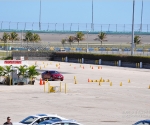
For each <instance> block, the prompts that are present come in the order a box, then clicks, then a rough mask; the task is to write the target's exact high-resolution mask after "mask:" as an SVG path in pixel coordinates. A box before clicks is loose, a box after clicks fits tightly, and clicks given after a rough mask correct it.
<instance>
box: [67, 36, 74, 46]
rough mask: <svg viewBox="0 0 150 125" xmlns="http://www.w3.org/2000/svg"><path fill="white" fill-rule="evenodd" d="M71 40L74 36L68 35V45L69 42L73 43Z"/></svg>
mask: <svg viewBox="0 0 150 125" xmlns="http://www.w3.org/2000/svg"><path fill="white" fill-rule="evenodd" d="M73 41H74V36H69V38H68V42H69V44H70V46H71V43H73Z"/></svg>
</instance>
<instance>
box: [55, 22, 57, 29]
mask: <svg viewBox="0 0 150 125" xmlns="http://www.w3.org/2000/svg"><path fill="white" fill-rule="evenodd" d="M56 25H57V23H55V31H56Z"/></svg>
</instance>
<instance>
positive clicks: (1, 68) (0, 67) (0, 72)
mask: <svg viewBox="0 0 150 125" xmlns="http://www.w3.org/2000/svg"><path fill="white" fill-rule="evenodd" d="M1 76H4V67H2V66H0V81H1Z"/></svg>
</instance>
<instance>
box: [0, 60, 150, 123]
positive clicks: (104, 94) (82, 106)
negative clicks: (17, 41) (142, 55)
mask: <svg viewBox="0 0 150 125" xmlns="http://www.w3.org/2000/svg"><path fill="white" fill-rule="evenodd" d="M34 64H35V61H29V65H34ZM56 64H57V65H59V66H58V67H56ZM37 66H38V67H37V69H38V71H39V72H40V73H41V72H43V71H45V70H57V71H59V72H61V73H62V74H63V75H64V81H62V82H61V83H62V92H56V93H48V92H47V91H48V84H47V83H46V89H45V91H46V92H44V85H39V79H40V78H41V76H38V77H37V78H36V81H35V85H24V86H0V111H1V113H0V121H1V124H2V123H3V122H5V121H6V117H7V116H10V117H11V119H12V122H18V121H20V120H22V119H23V118H25V117H26V116H28V115H31V114H38V113H47V114H51V113H52V114H58V115H60V116H63V117H66V118H69V119H75V120H77V121H78V122H80V123H82V124H84V125H131V124H133V123H135V122H136V121H138V120H141V119H149V118H150V109H149V106H150V105H149V100H150V96H149V94H150V89H148V88H149V85H150V78H149V74H150V70H148V69H135V68H123V67H111V66H101V67H102V68H100V69H98V65H89V64H75V63H65V62H52V61H44V64H43V61H37ZM40 68H41V69H40ZM74 77H75V78H76V81H77V84H74V83H75V80H74ZM88 79H90V80H94V81H95V80H100V79H103V80H105V82H101V83H100V85H99V82H88ZM108 80H109V82H108ZM49 83H50V85H51V86H59V85H60V81H49ZM65 83H66V85H67V91H66V93H65V89H64V88H65ZM110 84H111V85H112V86H110Z"/></svg>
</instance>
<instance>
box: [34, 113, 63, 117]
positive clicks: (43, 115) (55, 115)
mask: <svg viewBox="0 0 150 125" xmlns="http://www.w3.org/2000/svg"><path fill="white" fill-rule="evenodd" d="M31 116H34V117H39V118H41V117H45V116H50V117H60V116H58V115H57V114H35V115H31Z"/></svg>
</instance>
